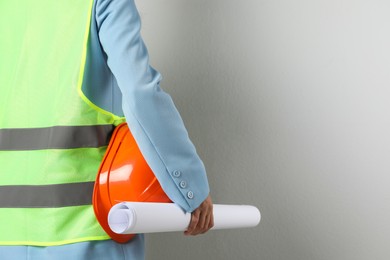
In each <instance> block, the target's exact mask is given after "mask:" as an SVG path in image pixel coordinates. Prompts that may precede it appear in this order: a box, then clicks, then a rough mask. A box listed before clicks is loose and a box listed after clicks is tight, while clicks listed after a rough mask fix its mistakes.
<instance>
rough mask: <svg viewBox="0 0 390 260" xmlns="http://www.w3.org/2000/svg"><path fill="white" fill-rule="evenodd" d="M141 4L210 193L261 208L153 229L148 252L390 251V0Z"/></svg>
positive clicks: (301, 254) (162, 255)
mask: <svg viewBox="0 0 390 260" xmlns="http://www.w3.org/2000/svg"><path fill="white" fill-rule="evenodd" d="M137 4H138V8H139V10H140V13H141V16H142V19H143V36H144V39H145V41H146V43H147V46H148V48H149V51H150V55H151V63H152V65H153V67H155V68H156V69H157V70H159V71H160V72H161V73H162V74H163V76H164V80H163V82H162V86H163V88H164V89H165V90H166V91H167V92H168V93H170V94H171V96H172V97H173V99H174V101H175V104H176V105H177V107H178V109H179V111H180V113H181V115H182V117H183V120H184V121H185V124H186V126H187V128H188V131H189V134H190V136H191V139H192V140H193V142H194V143H195V145H196V147H197V150H198V152H199V154H200V156H201V157H202V158H203V160H204V163H205V165H206V168H207V170H208V176H209V181H210V185H211V188H212V193H211V194H212V197H213V199H214V202H215V203H233V204H241V203H244V204H252V205H255V206H257V207H258V208H259V209H260V211H261V213H262V220H261V223H260V225H259V226H258V227H256V228H253V229H241V230H224V231H213V232H209V233H208V234H206V235H204V236H199V237H184V236H183V235H182V234H181V233H169V234H153V235H147V237H146V238H147V259H148V260H157V259H194V260H195V259H206V260H207V259H226V260H230V259H244V260H247V259H248V260H252V259H264V260H280V259H283V260H284V259H288V260H306V259H319V260H338V259H347V260H360V259H361V260H372V259H375V260H381V259H383V260H388V259H390V246H389V241H390V222H389V219H390V205H389V200H390V189H389V184H390V175H389V173H390V137H389V136H390V117H389V111H390V102H389V98H390V88H389V87H390V73H389V71H390V15H389V13H390V2H389V1H384V0H383V1H382V0H366V1H363V0H327V1H325V0H323V1H321V0H296V1H290V0H242V1H232V0H208V1H206V0H142V1H141V0H138V1H137Z"/></svg>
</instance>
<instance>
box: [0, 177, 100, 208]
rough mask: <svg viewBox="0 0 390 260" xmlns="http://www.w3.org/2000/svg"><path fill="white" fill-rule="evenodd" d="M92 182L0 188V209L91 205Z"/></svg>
mask: <svg viewBox="0 0 390 260" xmlns="http://www.w3.org/2000/svg"><path fill="white" fill-rule="evenodd" d="M93 186H94V182H81V183H66V184H54V185H36V186H35V185H10V186H0V208H60V207H68V206H81V205H91V204H92V193H93Z"/></svg>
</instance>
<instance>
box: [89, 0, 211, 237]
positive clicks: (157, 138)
mask: <svg viewBox="0 0 390 260" xmlns="http://www.w3.org/2000/svg"><path fill="white" fill-rule="evenodd" d="M95 15H96V21H97V26H98V30H99V39H100V42H101V45H102V48H103V49H104V51H105V53H106V54H107V57H108V58H107V64H108V66H109V68H110V70H111V71H112V73H113V75H114V76H115V79H116V81H117V83H118V86H119V88H120V89H121V92H122V95H123V105H122V107H123V111H124V114H125V116H126V120H127V122H128V125H129V127H130V129H131V131H132V134H133V136H134V137H135V139H136V141H137V143H138V146H139V147H140V150H141V152H142V154H143V155H144V157H145V159H146V161H147V162H148V164H149V166H150V167H151V169H152V170H153V172H154V174H155V175H156V177H157V179H158V180H159V182H160V184H161V186H162V187H163V189H164V191H165V192H166V193H167V195H168V197H169V198H170V199H171V200H172V201H174V202H175V203H177V204H178V205H179V206H181V207H182V208H183V209H184V210H185V211H187V212H194V214H193V216H195V217H194V218H193V219H194V220H193V221H194V222H192V223H195V220H196V219H197V217H198V218H199V221H198V222H200V223H204V222H206V221H207V219H210V217H207V218H206V219H205V220H203V216H210V213H207V214H204V213H202V212H205V211H204V205H205V204H207V205H209V204H210V202H211V200H209V201H208V202H207V203H206V198H207V196H208V194H209V187H208V182H207V177H206V172H205V169H204V166H203V163H202V161H201V160H200V158H199V156H198V155H197V153H196V150H195V147H194V145H193V144H192V142H191V141H190V139H189V137H188V133H187V131H186V129H185V127H184V124H183V121H182V119H181V117H180V115H179V113H178V111H177V109H176V108H175V106H174V104H173V101H172V99H171V97H170V96H169V95H168V94H167V93H165V92H164V91H163V90H162V89H161V88H160V80H161V75H160V74H159V73H158V72H157V71H155V70H154V69H153V68H152V67H151V66H150V65H149V58H148V53H147V50H146V47H145V45H144V43H143V40H142V38H141V35H140V18H139V15H138V12H137V9H136V7H135V4H134V0H98V1H97V3H96V14H95ZM200 205H203V207H202V206H200ZM206 208H208V212H209V211H210V209H209V208H210V207H209V206H207V207H206ZM195 209H197V210H195ZM192 225H194V224H192ZM203 225H205V224H203ZM197 226H198V224H196V225H195V227H197ZM192 227H193V226H191V228H192ZM194 230H195V231H191V230H190V232H189V233H191V234H194V232H195V233H197V232H200V231H199V230H198V229H197V228H194ZM202 230H204V228H203V229H202Z"/></svg>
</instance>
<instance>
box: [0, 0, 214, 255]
mask: <svg viewBox="0 0 390 260" xmlns="http://www.w3.org/2000/svg"><path fill="white" fill-rule="evenodd" d="M93 8H94V9H93V13H92V14H93V15H92V22H91V32H90V40H89V53H88V55H87V67H86V71H85V73H86V75H85V77H84V84H83V91H84V93H85V94H86V96H87V97H88V98H89V99H90V100H91V101H92V102H94V103H95V104H97V105H98V106H100V107H102V108H104V109H105V110H107V111H110V112H113V113H115V114H118V115H124V116H125V117H126V120H127V122H128V125H129V127H130V129H131V131H132V133H133V135H134V137H135V139H136V141H137V143H138V145H139V147H140V150H141V152H142V154H143V155H144V157H145V159H146V161H147V162H148V164H149V166H150V167H151V169H152V170H153V172H154V174H155V175H156V177H157V178H158V180H159V181H160V183H161V186H162V187H163V189H164V191H165V192H166V193H167V195H168V196H169V198H170V199H171V200H172V201H174V202H175V203H177V204H178V205H179V206H180V207H181V208H183V210H185V211H187V212H191V211H193V210H194V209H196V208H197V207H198V206H199V205H200V203H201V202H202V201H203V200H204V199H205V198H206V197H207V195H208V193H209V186H208V182H207V177H206V172H205V168H204V165H203V163H202V161H201V160H200V158H199V156H198V155H197V153H196V150H195V147H194V145H193V144H192V143H191V141H190V139H189V137H188V133H187V131H186V129H185V127H184V124H183V121H182V119H181V117H180V115H179V113H178V111H177V109H176V108H175V106H174V104H173V102H172V99H171V97H170V96H169V95H168V94H167V93H166V92H164V91H163V90H162V89H161V87H160V81H161V75H160V74H159V73H158V72H157V71H156V70H154V69H153V68H152V67H151V66H150V65H149V57H148V52H147V49H146V47H145V45H144V42H143V40H142V38H141V35H140V25H141V23H140V17H139V14H138V11H137V9H136V6H135V3H134V0H95V3H94V7H93ZM167 250H169V249H167ZM0 256H1V259H39V260H42V259H67V260H68V259H72V260H75V259H76V260H77V259H132V260H138V259H143V258H144V239H143V236H142V235H138V236H136V238H135V239H133V240H131V241H130V242H129V243H127V244H124V245H119V244H117V243H115V242H113V241H111V240H107V241H97V242H83V243H76V244H70V245H64V246H54V247H30V246H2V247H0Z"/></svg>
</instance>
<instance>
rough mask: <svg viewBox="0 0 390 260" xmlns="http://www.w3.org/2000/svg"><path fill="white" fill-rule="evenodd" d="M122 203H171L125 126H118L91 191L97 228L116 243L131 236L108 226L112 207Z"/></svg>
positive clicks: (122, 241)
mask: <svg viewBox="0 0 390 260" xmlns="http://www.w3.org/2000/svg"><path fill="white" fill-rule="evenodd" d="M123 201H134V202H171V200H170V199H169V198H168V196H167V195H166V194H165V192H164V191H163V189H162V188H161V186H160V183H159V182H158V180H157V178H156V176H155V175H154V174H153V172H152V170H151V169H150V167H149V165H148V164H147V163H146V161H145V159H144V157H143V156H142V154H141V151H140V150H139V148H138V145H137V143H136V142H135V140H134V137H133V136H132V134H131V132H130V130H129V128H128V126H127V124H126V123H122V124H120V125H118V126H117V127H116V128H115V130H114V133H113V135H112V137H111V140H110V143H109V145H108V148H107V151H106V153H105V155H104V158H103V161H102V163H101V165H100V168H99V172H98V175H97V177H96V182H95V186H94V191H93V199H92V203H93V208H94V211H95V215H96V218H97V220H98V221H99V223H100V225H101V226H102V227H103V229H104V230H105V231H106V233H107V234H108V235H109V236H110V237H111V238H112V239H113V240H115V241H116V242H119V243H125V242H127V241H129V240H130V239H131V238H132V237H133V236H134V234H116V233H114V232H113V231H112V230H111V229H110V227H109V225H108V213H109V211H110V209H111V208H112V206H114V205H115V204H117V203H119V202H123Z"/></svg>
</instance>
